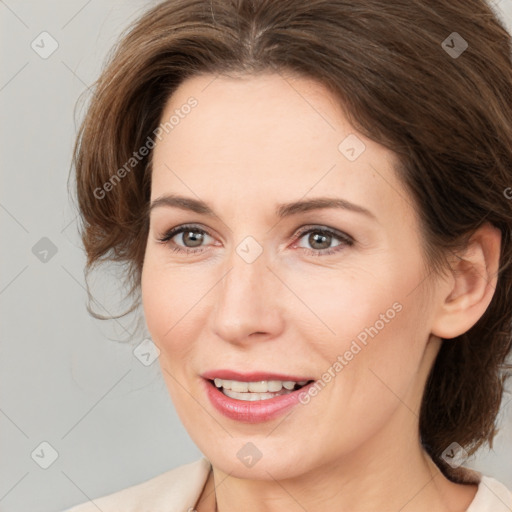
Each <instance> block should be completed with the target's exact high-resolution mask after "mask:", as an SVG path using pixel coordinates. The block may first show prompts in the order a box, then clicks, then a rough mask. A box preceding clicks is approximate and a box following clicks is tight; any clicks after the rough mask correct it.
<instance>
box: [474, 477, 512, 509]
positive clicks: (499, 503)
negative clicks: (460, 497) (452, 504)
mask: <svg viewBox="0 0 512 512" xmlns="http://www.w3.org/2000/svg"><path fill="white" fill-rule="evenodd" d="M466 512H512V492H511V491H510V490H509V489H508V488H507V487H506V486H505V485H504V484H503V483H501V482H500V481H499V480H495V479H494V478H491V477H489V476H485V475H482V476H481V478H480V482H479V484H478V491H477V493H476V495H475V498H474V499H473V501H472V502H471V505H470V506H469V508H468V509H467V511H466Z"/></svg>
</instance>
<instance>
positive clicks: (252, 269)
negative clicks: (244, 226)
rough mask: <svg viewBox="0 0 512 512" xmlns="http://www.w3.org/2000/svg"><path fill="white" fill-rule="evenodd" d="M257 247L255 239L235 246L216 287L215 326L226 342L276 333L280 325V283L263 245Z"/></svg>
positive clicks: (217, 332)
mask: <svg viewBox="0 0 512 512" xmlns="http://www.w3.org/2000/svg"><path fill="white" fill-rule="evenodd" d="M248 238H249V237H248ZM258 245H259V244H258ZM257 250H258V248H257V247H256V244H255V240H254V239H253V240H250V239H249V240H247V239H246V240H244V241H242V242H241V243H240V244H239V245H238V246H237V247H236V248H234V249H233V251H232V254H231V255H230V258H229V260H228V261H227V264H226V266H227V273H226V274H225V275H224V277H223V279H222V280H221V282H220V283H219V284H218V286H217V295H216V301H215V312H214V315H213V322H214V326H213V327H214V330H215V332H216V334H217V335H218V336H220V337H222V338H224V339H226V340H227V341H231V342H241V341H243V340H245V339H246V338H247V337H248V336H249V335H250V334H252V333H255V332H258V333H265V334H272V335H275V334H276V330H278V329H279V328H280V322H281V320H282V319H280V312H279V308H278V305H277V301H276V298H277V293H278V292H277V290H276V286H278V284H279V282H278V280H277V279H276V277H275V276H274V275H273V273H272V272H271V271H270V270H269V268H268V263H269V261H268V258H267V257H266V254H265V252H263V251H262V248H261V246H260V249H259V254H257Z"/></svg>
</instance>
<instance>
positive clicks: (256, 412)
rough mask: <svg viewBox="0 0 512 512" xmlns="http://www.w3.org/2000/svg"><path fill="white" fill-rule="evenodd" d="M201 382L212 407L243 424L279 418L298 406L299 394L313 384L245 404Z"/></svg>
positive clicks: (212, 385) (210, 384) (207, 381)
mask: <svg viewBox="0 0 512 512" xmlns="http://www.w3.org/2000/svg"><path fill="white" fill-rule="evenodd" d="M203 381H204V383H205V385H206V394H207V395H208V398H209V399H210V402H211V403H212V405H213V406H214V407H215V408H216V409H217V410H218V411H219V412H221V413H222V414H224V416H227V417H228V418H231V419H233V420H236V421H242V422H244V423H260V422H263V421H269V420H273V419H275V418H277V417H279V416H280V415H282V414H284V413H285V412H286V411H288V410H289V409H291V408H292V407H293V406H295V405H297V404H299V403H300V402H299V397H300V394H301V393H303V392H307V391H308V389H309V387H310V386H312V385H313V384H314V382H310V383H309V384H307V385H306V386H303V387H302V388H300V389H297V390H295V391H292V392H291V393H287V394H286V395H279V396H276V397H274V398H268V399H267V400H255V401H251V402H245V401H243V400H236V399H235V398H230V397H229V396H226V395H225V394H224V393H223V392H222V391H220V389H218V388H217V387H216V386H215V385H214V384H213V383H212V382H210V381H209V380H206V379H203Z"/></svg>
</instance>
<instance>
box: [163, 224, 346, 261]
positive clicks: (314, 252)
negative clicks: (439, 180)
mask: <svg viewBox="0 0 512 512" xmlns="http://www.w3.org/2000/svg"><path fill="white" fill-rule="evenodd" d="M186 231H195V232H197V233H202V234H206V235H208V236H210V237H211V236H212V235H211V234H210V233H209V232H208V231H206V230H204V229H201V228H199V227H197V226H194V225H183V226H179V227H176V228H172V229H170V230H169V231H167V232H166V233H165V234H164V235H163V236H162V237H161V238H158V241H159V242H160V243H162V244H165V245H167V244H168V243H169V242H170V240H171V239H172V238H174V237H175V236H176V235H179V234H180V233H183V232H186ZM309 233H321V234H323V235H328V236H332V237H333V238H337V239H338V240H340V241H341V242H342V243H340V244H339V245H337V246H335V247H334V248H331V249H321V250H314V249H307V248H305V247H300V248H299V249H302V250H304V251H305V252H306V253H307V254H308V255H309V256H327V255H331V254H335V253H337V252H339V251H341V250H342V249H343V247H344V246H348V247H350V246H352V245H354V239H353V238H352V237H350V236H349V235H347V234H345V233H342V232H339V231H333V230H331V229H328V228H325V227H311V226H306V227H304V228H301V229H299V231H298V233H297V234H296V240H297V241H298V240H300V239H301V238H302V237H303V236H304V235H306V234H309ZM212 238H213V237H212ZM204 251H205V248H204V247H200V248H197V249H190V248H187V247H186V248H182V247H180V246H178V245H175V247H173V248H172V252H182V253H185V254H197V253H201V252H204Z"/></svg>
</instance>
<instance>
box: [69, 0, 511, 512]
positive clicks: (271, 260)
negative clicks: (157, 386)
mask: <svg viewBox="0 0 512 512" xmlns="http://www.w3.org/2000/svg"><path fill="white" fill-rule="evenodd" d="M511 49H512V44H511V38H510V35H509V34H508V33H507V32H506V30H505V28H504V27H503V25H502V24H501V23H500V21H499V20H498V19H497V18H496V17H495V15H494V14H493V12H492V10H491V9H490V7H489V6H488V5H487V4H486V3H485V2H484V1H483V0H455V1H454V0H451V1H449V2H448V1H446V0H428V1H427V0H407V1H405V0H403V1H402V0H401V1H394V2H381V1H377V0H359V1H351V2H346V1H342V0H337V1H333V0H330V1H328V0H280V1H279V2H277V1H271V0H253V1H249V0H212V2H206V1H203V0H172V1H166V2H163V3H161V4H159V5H157V6H156V7H154V8H153V9H152V10H151V11H149V12H148V13H147V14H145V15H144V16H143V17H142V18H141V19H140V20H138V21H137V22H136V23H135V24H134V26H133V27H132V28H131V30H130V31H129V32H128V33H127V34H126V35H125V36H124V38H123V39H122V41H121V42H120V44H119V46H118V47H117V49H116V52H115V53H114V54H113V56H112V58H111V60H110V62H109V64H108V66H107V67H106V68H105V70H104V72H103V74H102V76H101V77H100V79H99V81H98V83H97V86H96V89H95V95H94V98H93V99H92V102H91V105H90V107H89V110H88V113H87V116H86V118H85V120H84V123H83V125H82V128H81V131H80V133H79V137H78V142H77V146H76V151H75V166H76V177H77V194H78V202H79V208H80V212H81V216H82V220H83V231H82V237H83V242H84V246H85V249H86V252H87V256H88V262H87V263H88V269H91V268H92V267H93V266H94V265H96V264H98V263H99V262H100V261H104V260H111V261H116V262H121V263H124V264H125V265H126V277H127V281H128V282H129V284H130V285H131V289H130V292H131V294H132V296H133V297H134V306H133V308H135V307H137V305H138V304H139V300H141V301H142V305H143V308H144V319H145V322H146V326H147V329H148V331H149V333H150V334H151V338H152V341H153V343H154V344H155V345H156V347H157V348H158V351H159V362H160V365H161V369H162V374H163V377H164V379H165V382H166V384H167V387H168V390H169V393H170V395H171V398H172V400H173V402H174V405H175V407H176V410H177V412H178V414H179V416H180V418H181V420H182V422H183V424H184V426H185V427H186V429H187V431H188V433H189V434H190V436H191V438H192V439H193V441H194V442H195V443H196V444H197V446H198V447H199V449H200V450H201V451H202V453H203V454H204V455H205V457H204V458H203V459H201V460H200V461H197V462H195V463H193V464H189V465H186V466H182V467H179V468H176V469H174V470H172V471H169V472H167V473H164V474H163V475H159V476H157V477H155V478H153V479H151V480H149V481H147V482H143V483H141V484H139V485H136V486H133V487H130V488H127V489H124V490H121V491H118V492H116V493H114V494H111V495H109V496H105V497H102V498H100V499H98V500H94V503H86V504H83V505H81V506H78V507H76V508H73V509H71V510H72V511H73V512H86V511H89V510H91V511H92V510H98V509H100V510H102V511H103V512H107V511H119V510H123V511H124V512H127V511H135V510H137V511H140V510H151V511H153V512H155V511H164V510H165V511H167V512H169V511H185V510H189V511H192V510H197V511H198V512H212V511H214V510H218V511H220V512H226V511H233V510H243V511H248V512H251V511H269V512H272V511H277V510H288V511H295V510H297V511H299V510H309V511H313V510H322V511H327V512H329V511H351V512H354V511H398V510H400V511H402V512H412V511H414V512H424V511H425V512H426V511H433V510H435V511H439V512H448V511H450V512H454V511H465V510H467V511H470V512H483V511H488V510H489V511H490V510H492V511H493V512H501V511H505V510H508V511H510V510H512V494H511V493H510V491H509V490H508V489H507V488H506V487H505V485H503V484H502V483H501V482H499V481H497V480H495V479H493V478H490V477H488V476H485V475H482V474H480V473H478V472H475V471H470V470H468V469H465V468H464V467H463V465H462V464H463V463H464V462H465V460H466V458H467V457H468V456H469V455H471V454H472V453H474V452H475V451H476V449H477V448H478V447H480V446H481V445H483V444H484V443H486V442H487V443H491V442H492V439H493V437H494V435H495V433H496V428H497V425H496V415H497V413H498V410H499V407H500V401H501V398H502V395H503V390H504V382H505V378H506V377H507V373H506V371H507V370H508V369H509V366H507V365H506V364H505V360H506V357H507V355H508V354H509V353H510V351H511V340H512V338H511V320H512V302H511V301H510V293H511V290H512V268H511V260H512V242H511V237H510V233H511V228H512V201H511V196H512V194H510V193H507V191H510V187H511V186H512V65H511V59H510V55H511ZM139 292H140V294H139ZM133 308H132V310H133Z"/></svg>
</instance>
